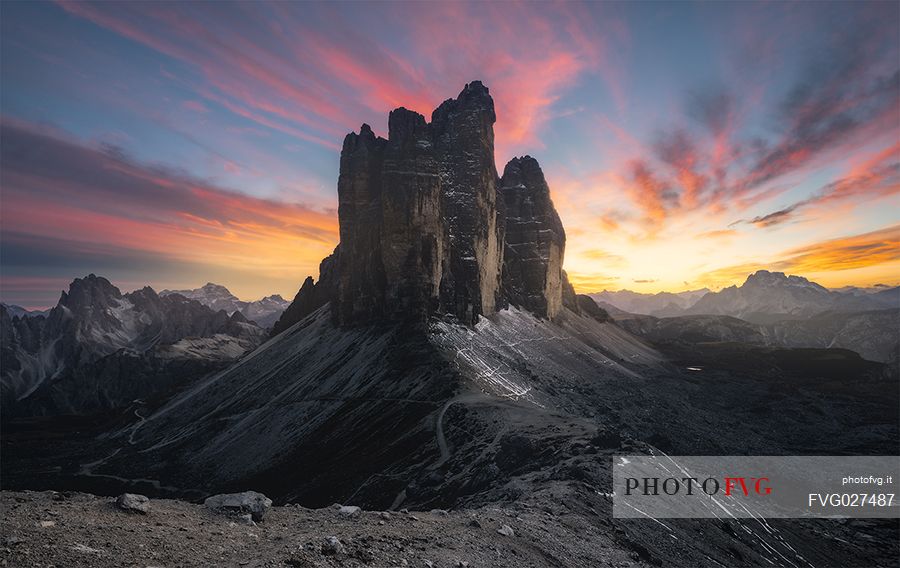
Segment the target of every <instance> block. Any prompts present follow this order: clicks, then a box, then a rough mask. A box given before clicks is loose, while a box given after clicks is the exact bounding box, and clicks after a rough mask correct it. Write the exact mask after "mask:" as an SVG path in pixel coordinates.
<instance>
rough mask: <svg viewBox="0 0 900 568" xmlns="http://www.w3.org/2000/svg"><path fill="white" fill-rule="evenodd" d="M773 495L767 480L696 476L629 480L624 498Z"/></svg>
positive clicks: (629, 478) (626, 480)
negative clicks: (701, 477) (720, 478)
mask: <svg viewBox="0 0 900 568" xmlns="http://www.w3.org/2000/svg"><path fill="white" fill-rule="evenodd" d="M720 493H722V494H724V495H725V496H728V497H731V496H732V495H741V494H743V495H744V496H745V497H749V496H750V495H751V494H752V495H771V494H772V486H771V484H770V483H769V478H768V477H745V476H724V477H723V478H722V480H721V481H720V480H719V479H718V478H716V477H707V478H705V479H698V478H696V477H626V478H625V495H628V496H631V495H635V494H639V495H644V496H649V495H679V494H684V495H699V494H705V495H710V496H713V495H719V494H720Z"/></svg>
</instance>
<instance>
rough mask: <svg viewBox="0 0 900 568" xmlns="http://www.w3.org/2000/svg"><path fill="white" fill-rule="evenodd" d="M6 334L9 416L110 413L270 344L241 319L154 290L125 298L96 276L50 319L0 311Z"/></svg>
mask: <svg viewBox="0 0 900 568" xmlns="http://www.w3.org/2000/svg"><path fill="white" fill-rule="evenodd" d="M0 330H2V367H3V368H2V374H0V387H2V392H3V409H4V412H5V413H6V412H9V413H11V414H22V413H24V414H35V413H36V414H47V413H50V414H53V413H57V412H62V413H67V414H68V413H74V414H82V413H87V412H92V411H97V410H100V409H104V408H107V409H108V408H111V407H114V406H115V405H117V404H120V403H122V402H125V401H128V400H131V398H135V397H139V396H147V395H150V394H153V393H155V392H157V391H161V390H165V385H171V384H172V382H173V381H178V380H184V379H185V378H186V377H187V376H191V375H192V374H193V375H195V376H196V375H197V373H201V374H202V372H208V371H209V370H212V369H215V368H217V367H219V368H220V367H221V366H222V365H223V364H227V363H229V362H231V361H233V360H235V359H237V358H238V357H239V356H240V355H241V354H243V353H244V352H245V351H247V350H248V349H252V348H254V347H256V346H257V345H259V343H260V341H261V339H262V336H263V332H262V330H261V329H260V328H259V327H258V326H256V325H254V324H251V323H249V322H248V321H247V320H246V318H244V317H243V316H242V315H241V314H240V313H238V312H235V313H234V314H232V315H228V314H227V313H226V312H225V311H224V310H219V311H213V310H212V309H210V308H208V307H206V306H204V305H202V304H200V303H199V302H197V301H194V300H189V299H187V298H185V297H183V296H181V295H178V294H171V295H167V296H159V295H157V294H156V292H155V291H154V290H153V289H152V288H150V287H145V288H142V289H140V290H136V291H134V292H131V293H128V294H122V292H121V291H120V290H119V289H118V288H116V287H115V286H113V285H112V284H111V283H110V282H109V280H107V279H106V278H103V277H99V276H95V275H93V274H91V275H88V276H86V277H85V278H76V279H75V280H74V281H72V283H71V285H70V286H69V290H68V291H67V292H63V293H62V294H61V296H60V299H59V302H58V303H57V305H56V307H54V308H52V309H51V310H50V311H49V313H48V314H47V315H46V316H37V317H18V316H15V317H13V316H10V314H9V313H8V312H7V311H6V309H5V308H0ZM173 366H174V367H177V368H179V369H180V371H179V372H178V373H175V370H174V369H173V368H172V367H173ZM185 366H187V368H185ZM189 368H193V370H192V371H190V370H188V369H189ZM172 375H181V376H172ZM128 397H131V398H128Z"/></svg>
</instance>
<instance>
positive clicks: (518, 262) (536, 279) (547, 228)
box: [500, 156, 566, 318]
mask: <svg viewBox="0 0 900 568" xmlns="http://www.w3.org/2000/svg"><path fill="white" fill-rule="evenodd" d="M500 193H501V195H502V196H503V203H504V207H503V210H504V216H505V227H506V236H505V251H504V262H503V292H504V295H505V297H506V298H507V300H508V301H509V303H510V304H512V305H514V306H518V307H521V308H525V309H527V310H529V311H531V312H532V313H534V314H535V315H538V316H541V317H549V318H553V317H556V315H557V314H558V313H559V310H560V309H562V263H563V252H564V250H565V246H566V233H565V230H564V229H563V226H562V222H561V221H560V220H559V215H558V214H557V213H556V209H555V208H554V207H553V202H552V201H551V200H550V188H549V187H548V186H547V181H546V180H545V179H544V172H542V171H541V167H540V165H538V162H537V160H535V159H534V158H532V157H531V156H525V157H523V158H514V159H513V160H511V161H510V162H509V163H508V164H506V168H505V169H504V170H503V178H502V179H501V180H500Z"/></svg>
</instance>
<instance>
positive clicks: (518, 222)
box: [274, 81, 579, 332]
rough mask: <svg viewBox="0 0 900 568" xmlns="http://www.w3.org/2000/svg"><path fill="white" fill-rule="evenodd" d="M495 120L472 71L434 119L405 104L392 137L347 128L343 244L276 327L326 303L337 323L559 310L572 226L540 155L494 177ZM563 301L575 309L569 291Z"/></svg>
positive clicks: (341, 184) (341, 193)
mask: <svg viewBox="0 0 900 568" xmlns="http://www.w3.org/2000/svg"><path fill="white" fill-rule="evenodd" d="M495 121H496V115H495V112H494V102H493V99H492V98H491V95H490V91H489V89H488V88H487V87H486V86H484V84H483V83H482V82H481V81H472V82H470V83H468V84H466V86H465V87H464V88H463V89H462V91H461V92H460V94H459V96H458V97H457V98H456V99H448V100H446V101H444V102H443V103H441V105H440V106H438V108H436V109H435V110H434V111H433V112H432V113H431V123H430V124H429V123H427V122H426V121H425V117H424V116H423V115H421V114H419V113H417V112H414V111H411V110H409V109H407V108H405V107H402V106H401V107H398V108H396V109H394V110H393V111H391V113H390V115H389V118H388V123H389V128H388V131H389V134H388V140H386V141H385V140H383V139H380V138H378V139H375V138H374V137H369V134H368V133H369V131H368V130H367V129H366V128H363V129H361V130H360V134H355V133H350V134H348V135H347V137H346V138H345V139H344V144H343V148H342V151H341V160H340V175H339V177H338V222H339V227H340V244H339V245H338V247H337V248H336V249H335V251H334V253H333V254H332V255H331V256H329V257H328V258H326V259H325V260H323V261H322V264H321V265H320V267H319V280H318V282H315V283H314V281H313V280H312V278H308V279H307V280H306V281H305V282H304V283H303V286H302V288H301V289H300V291H299V292H298V293H297V296H296V297H295V298H294V301H293V303H292V304H291V307H289V308H288V309H287V310H286V311H285V313H284V315H283V316H282V318H281V320H280V321H279V322H278V325H277V326H276V327H275V330H274V331H275V332H278V331H280V330H283V329H287V327H289V326H290V325H292V324H294V323H296V322H298V321H300V319H302V318H304V317H306V316H307V315H309V314H310V313H312V311H314V310H316V309H318V307H320V306H322V305H324V304H326V303H329V302H330V303H331V313H332V317H333V318H334V319H335V321H336V322H337V323H338V324H340V325H355V324H360V323H367V322H372V321H385V320H387V321H414V322H419V323H421V322H424V321H427V320H428V319H429V318H430V317H431V316H448V317H450V318H455V319H456V320H458V321H461V322H463V323H467V324H471V323H475V322H476V321H477V320H478V318H479V317H480V316H481V315H487V314H491V313H494V312H496V311H497V310H498V309H499V308H501V307H503V306H505V305H507V304H512V305H515V306H519V307H522V308H524V309H527V310H529V311H532V312H533V313H534V314H536V315H538V316H540V317H548V318H553V317H555V316H556V314H557V313H558V312H559V311H560V310H561V309H562V305H563V290H564V289H567V288H566V285H565V283H566V278H565V274H564V273H563V271H562V260H563V252H564V248H565V231H564V229H563V226H562V223H561V222H560V220H559V215H558V214H557V212H556V209H555V208H554V206H553V202H552V201H551V200H550V190H549V188H548V186H547V182H546V179H545V178H544V174H543V172H542V171H541V168H540V165H539V164H538V162H537V160H535V159H534V158H532V157H530V156H523V157H521V158H515V159H514V160H512V161H511V162H510V163H509V164H508V165H507V167H506V169H505V171H504V176H503V178H502V179H501V178H499V176H498V175H497V170H496V166H495V156H494V127H493V125H494V122H495ZM498 183H499V188H498ZM572 298H574V294H572ZM566 305H567V306H569V307H570V308H571V309H572V310H575V311H578V310H579V308H578V305H577V301H576V300H574V299H573V300H572V301H570V302H568V303H567V304H566Z"/></svg>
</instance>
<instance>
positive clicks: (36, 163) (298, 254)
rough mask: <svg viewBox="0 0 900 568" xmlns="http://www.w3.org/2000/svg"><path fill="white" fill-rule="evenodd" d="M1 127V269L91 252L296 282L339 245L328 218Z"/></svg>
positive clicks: (17, 127)
mask: <svg viewBox="0 0 900 568" xmlns="http://www.w3.org/2000/svg"><path fill="white" fill-rule="evenodd" d="M0 130H2V141H0V160H2V162H3V165H4V166H3V209H2V220H3V229H2V231H3V246H4V267H5V268H7V269H9V268H16V267H17V266H18V268H21V266H19V265H21V263H23V262H27V260H24V259H25V258H26V257H28V256H31V257H33V258H44V259H46V258H48V255H50V256H53V257H59V256H70V257H72V258H82V259H83V258H84V255H85V254H89V255H91V256H95V257H104V256H105V257H112V256H117V255H118V256H120V257H129V258H130V259H131V261H130V264H131V266H132V268H134V269H136V270H139V269H140V264H141V262H142V261H144V260H146V258H147V255H151V256H153V257H154V258H155V259H157V261H158V262H165V259H168V260H169V261H170V262H173V263H180V264H181V265H186V264H194V265H198V266H219V267H234V268H236V269H238V270H240V269H252V270H256V271H258V273H259V274H260V275H269V276H272V277H275V278H278V277H282V278H283V277H289V278H291V279H293V280H296V279H297V278H301V277H302V276H303V275H305V274H314V273H315V270H316V267H317V266H318V262H319V260H321V258H322V257H323V256H325V255H327V254H328V252H329V251H330V250H331V249H332V248H333V247H334V245H335V244H336V242H337V240H338V236H337V219H336V218H335V216H334V214H333V212H322V211H317V210H315V209H312V208H310V207H307V206H304V205H302V204H298V203H285V202H277V201H272V200H266V199H259V198H255V197H250V196H247V195H244V194H241V193H239V192H236V191H233V190H229V189H225V188H221V187H218V186H216V185H214V184H211V183H209V182H206V181H204V180H200V179H196V178H194V177H192V176H190V175H189V174H187V173H185V172H179V171H174V170H170V169H167V168H165V167H162V166H154V165H148V164H142V163H140V162H138V161H136V160H134V159H132V158H129V157H128V156H127V155H126V154H125V153H124V152H122V151H120V150H118V149H116V148H112V147H106V148H94V147H90V146H86V145H84V144H82V143H80V142H78V141H76V140H72V139H69V138H66V137H64V136H63V135H61V134H60V133H58V132H54V131H47V130H46V129H42V128H40V127H36V126H34V125H30V124H27V123H23V122H21V121H15V120H10V119H4V120H3V121H2V123H0ZM42 243H44V244H45V245H46V246H44V245H42ZM23 247H25V248H27V249H28V250H29V251H30V252H29V254H28V255H23V254H18V251H20V250H22V249H23ZM17 259H18V260H17ZM52 264H57V265H58V264H59V259H57V260H56V261H53V262H52ZM298 281H299V280H298Z"/></svg>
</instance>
